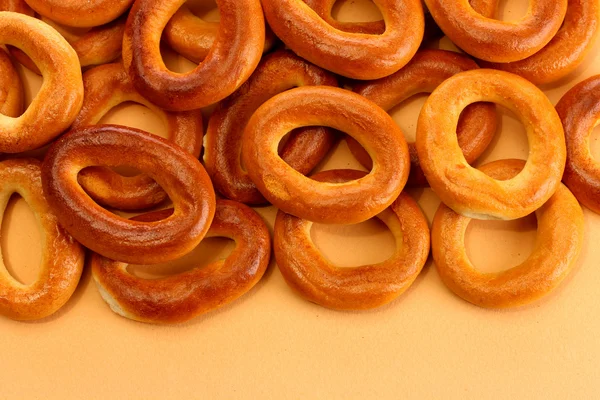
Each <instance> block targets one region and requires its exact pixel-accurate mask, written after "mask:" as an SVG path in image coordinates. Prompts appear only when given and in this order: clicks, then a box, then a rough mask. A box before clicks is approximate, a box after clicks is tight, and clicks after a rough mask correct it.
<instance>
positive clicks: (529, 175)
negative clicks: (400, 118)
mask: <svg viewBox="0 0 600 400" xmlns="http://www.w3.org/2000/svg"><path fill="white" fill-rule="evenodd" d="M479 101H487V102H494V103H497V104H500V105H502V106H504V107H506V108H508V109H509V110H511V111H512V112H514V113H515V114H516V116H517V117H518V118H519V119H520V120H521V122H522V123H523V125H524V126H525V132H526V133H527V139H528V141H529V158H528V160H527V163H526V165H525V168H524V169H523V171H522V172H521V173H519V174H518V175H517V176H515V177H514V178H512V179H509V180H506V181H498V180H495V179H493V178H491V177H489V176H488V175H486V174H485V173H483V172H481V171H478V170H477V169H475V168H473V167H471V166H470V165H469V164H468V163H467V161H466V160H465V157H464V156H463V154H462V151H461V150H460V147H458V141H457V138H456V134H455V127H456V124H457V122H458V118H459V116H460V113H461V112H462V110H464V108H465V107H466V106H468V105H469V104H472V103H474V102H479ZM416 145H417V153H418V155H419V160H420V161H421V168H423V172H424V173H425V177H426V178H427V181H428V182H429V184H430V185H431V188H432V189H433V190H434V192H435V193H436V194H437V195H438V196H439V197H440V199H441V200H442V201H443V202H444V203H445V204H446V205H447V206H449V207H450V208H452V209H453V210H454V211H455V212H457V213H459V214H462V215H464V216H467V217H470V218H476V219H505V220H510V219H517V218H521V217H524V216H526V215H528V214H530V213H532V212H533V211H535V210H537V209H538V208H540V207H541V206H542V204H544V203H545V202H546V201H547V200H548V199H549V198H550V197H551V196H552V194H554V191H555V190H556V188H557V187H558V186H559V184H560V180H561V178H562V175H563V171H564V168H565V159H566V148H565V137H564V133H563V128H562V124H561V121H560V118H559V117H558V114H557V113H556V110H555V109H554V107H553V106H552V103H550V100H548V98H547V97H546V95H545V94H544V93H543V92H542V91H540V90H539V89H538V88H537V87H535V86H534V85H533V84H532V83H530V82H528V81H527V80H525V79H523V78H521V77H519V76H518V75H513V74H510V73H508V72H503V71H495V70H490V69H479V70H471V71H466V72H461V73H459V74H456V75H454V76H453V77H451V78H450V79H448V80H446V81H445V82H444V83H442V84H441V85H440V86H438V88H437V89H435V90H434V91H433V93H432V94H431V95H430V96H429V98H428V99H427V101H426V102H425V105H424V106H423V108H422V109H421V113H420V115H419V120H418V123H417V140H416Z"/></svg>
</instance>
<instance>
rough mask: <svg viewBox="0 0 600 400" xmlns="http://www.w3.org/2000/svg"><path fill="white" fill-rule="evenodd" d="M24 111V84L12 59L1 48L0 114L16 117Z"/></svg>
mask: <svg viewBox="0 0 600 400" xmlns="http://www.w3.org/2000/svg"><path fill="white" fill-rule="evenodd" d="M22 111H23V86H22V84H21V78H20V77H19V74H18V73H17V70H16V69H15V67H14V65H13V63H12V61H11V60H10V58H9V57H8V55H7V54H6V53H5V52H4V50H1V49H0V114H3V115H6V116H7V117H12V118H16V117H18V116H19V115H21V112H22Z"/></svg>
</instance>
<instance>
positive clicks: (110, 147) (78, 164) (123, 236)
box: [42, 125, 215, 264]
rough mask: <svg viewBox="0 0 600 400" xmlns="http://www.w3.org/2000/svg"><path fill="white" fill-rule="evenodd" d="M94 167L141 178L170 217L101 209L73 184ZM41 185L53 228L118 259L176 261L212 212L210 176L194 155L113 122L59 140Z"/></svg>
mask: <svg viewBox="0 0 600 400" xmlns="http://www.w3.org/2000/svg"><path fill="white" fill-rule="evenodd" d="M97 165H103V166H107V167H116V166H123V165H125V166H129V167H134V168H136V169H138V170H140V171H142V172H144V173H147V174H148V175H150V176H151V177H152V178H153V179H154V180H155V181H156V182H158V184H159V185H160V186H161V187H162V188H163V189H164V190H165V191H166V192H167V194H168V195H169V197H170V198H171V201H172V202H173V205H174V208H175V212H174V214H173V215H172V216H170V217H169V218H167V219H164V220H161V221H157V222H151V223H142V222H136V221H130V220H127V219H125V218H122V217H119V216H117V215H115V214H113V213H111V212H109V211H107V210H105V209H104V208H102V207H100V206H99V205H98V204H96V203H95V202H94V201H93V200H92V199H91V198H90V197H89V196H88V195H87V194H86V193H85V191H84V190H83V188H82V187H81V186H79V184H78V182H77V175H78V174H79V172H80V171H81V170H82V169H84V168H87V167H91V166H97ZM42 182H43V185H44V193H45V195H46V197H47V199H48V202H49V203H50V205H51V206H52V208H53V210H54V212H55V213H56V215H57V217H58V220H59V222H60V224H61V225H62V226H64V227H65V229H66V230H67V231H68V232H69V233H71V235H73V237H75V238H76V239H77V240H78V241H79V242H80V243H81V244H83V245H84V246H86V247H88V248H89V249H91V250H93V251H95V252H97V253H99V254H102V255H103V256H105V257H108V258H111V259H113V260H117V261H123V262H129V263H136V264H154V263H159V262H166V261H171V260H174V259H176V258H179V257H181V256H183V255H185V254H187V253H188V252H190V251H191V250H192V249H194V248H195V247H196V246H197V245H198V243H200V241H201V240H202V238H203V237H204V235H205V234H206V232H207V231H208V228H209V226H210V223H211V221H212V218H213V216H214V213H215V193H214V190H213V187H212V184H211V182H210V178H209V177H208V174H207V173H206V171H205V170H204V168H203V167H202V165H201V164H200V163H199V162H198V160H197V159H196V158H194V157H193V156H192V155H190V154H189V153H186V152H185V151H183V150H182V149H181V148H180V147H178V146H174V145H172V144H171V143H170V142H169V141H167V140H165V139H162V138H160V137H158V136H154V135H151V134H149V133H147V132H143V131H140V130H137V129H133V128H128V127H123V126H118V125H97V126H92V127H87V128H81V129H77V130H73V131H71V132H69V133H68V134H66V135H64V136H63V137H61V138H60V139H58V140H57V141H56V142H54V144H53V145H52V146H51V147H50V149H49V150H48V153H47V155H46V158H45V160H44V164H43V168H42Z"/></svg>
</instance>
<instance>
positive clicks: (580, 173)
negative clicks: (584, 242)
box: [556, 75, 600, 213]
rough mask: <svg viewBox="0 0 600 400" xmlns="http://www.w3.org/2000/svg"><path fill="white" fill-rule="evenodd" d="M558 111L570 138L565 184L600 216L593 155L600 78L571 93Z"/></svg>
mask: <svg viewBox="0 0 600 400" xmlns="http://www.w3.org/2000/svg"><path fill="white" fill-rule="evenodd" d="M556 111H558V115H559V116H560V118H561V120H562V124H563V127H564V129H565V137H566V139H567V165H566V167H565V175H564V176H563V182H564V183H565V185H567V186H568V187H569V189H571V191H572V192H573V194H574V195H575V197H577V200H579V201H580V202H581V203H582V204H583V205H584V206H586V207H588V208H589V209H591V210H592V211H594V212H596V213H600V165H599V164H598V161H596V160H595V159H594V158H593V157H592V154H591V153H590V135H591V134H592V130H593V129H594V127H595V126H596V125H597V124H598V123H599V122H600V75H596V76H593V77H591V78H589V79H586V80H585V81H583V82H580V83H579V84H577V85H576V86H574V87H573V88H572V89H571V90H569V91H568V92H567V93H566V94H565V95H564V96H563V98H562V99H561V100H560V101H559V102H558V104H557V105H556Z"/></svg>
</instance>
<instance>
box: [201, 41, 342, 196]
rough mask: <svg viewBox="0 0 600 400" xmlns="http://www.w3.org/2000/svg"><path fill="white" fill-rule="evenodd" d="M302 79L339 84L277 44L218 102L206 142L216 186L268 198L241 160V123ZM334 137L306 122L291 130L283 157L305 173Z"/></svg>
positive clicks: (224, 190) (235, 193)
mask: <svg viewBox="0 0 600 400" xmlns="http://www.w3.org/2000/svg"><path fill="white" fill-rule="evenodd" d="M305 85H331V86H337V80H336V78H335V77H334V76H333V74H331V73H329V72H326V71H324V70H322V69H321V68H319V67H316V66H314V65H312V64H310V63H308V62H306V61H304V60H303V59H301V58H300V57H298V56H296V55H294V54H293V53H292V52H290V51H287V50H281V51H277V52H275V53H272V54H269V55H267V56H265V57H264V58H263V60H262V61H261V63H260V64H259V66H258V68H257V69H256V71H254V74H252V76H251V77H250V79H249V80H248V81H247V82H246V83H244V85H243V86H242V87H241V88H240V89H239V90H238V91H237V92H235V93H234V94H233V95H232V96H230V97H229V98H227V99H226V100H224V101H223V102H221V104H219V106H218V108H217V109H216V110H215V111H214V112H213V114H212V116H211V117H210V120H209V122H208V129H207V132H206V142H205V144H206V145H205V148H204V165H205V166H206V171H207V172H208V174H209V175H210V177H211V179H212V181H213V184H214V186H215V189H216V190H217V191H219V192H220V193H221V194H223V195H224V196H225V197H227V198H229V199H232V200H236V201H240V202H242V203H247V204H264V203H265V202H266V200H265V198H264V197H263V196H262V195H261V194H260V192H259V191H258V189H257V188H256V185H255V184H254V183H253V182H252V180H251V179H250V177H249V176H248V173H247V172H246V171H245V170H244V168H242V165H241V153H242V138H243V133H244V128H245V127H246V124H247V123H248V121H249V120H250V117H251V116H252V114H253V113H254V112H255V111H256V109H257V108H258V107H259V106H261V105H262V104H263V103H264V102H265V101H266V100H268V99H269V98H271V97H273V96H275V95H276V94H278V93H281V92H283V91H285V90H288V89H291V88H294V87H298V86H305ZM334 140H335V135H334V133H333V132H331V130H329V129H326V128H321V127H314V128H304V129H303V130H301V131H297V132H293V133H292V134H291V136H290V138H289V140H288V141H287V142H286V144H285V146H284V147H283V149H282V151H281V157H282V159H283V160H284V161H285V162H287V163H288V164H289V165H290V166H291V167H292V168H293V169H295V170H297V171H299V172H300V173H301V174H308V173H309V172H310V171H312V169H313V168H314V167H315V166H316V165H317V164H318V163H319V162H320V161H321V160H322V159H323V157H324V156H325V155H326V154H327V152H328V151H329V149H330V148H331V146H332V145H333V143H334Z"/></svg>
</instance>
